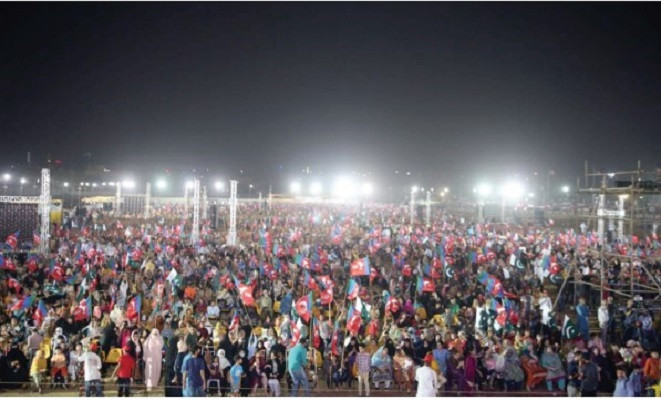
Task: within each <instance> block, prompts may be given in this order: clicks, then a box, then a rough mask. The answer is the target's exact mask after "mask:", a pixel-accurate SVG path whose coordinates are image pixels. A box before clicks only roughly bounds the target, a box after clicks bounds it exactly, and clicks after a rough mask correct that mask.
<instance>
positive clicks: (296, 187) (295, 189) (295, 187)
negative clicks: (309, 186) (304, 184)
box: [289, 181, 301, 194]
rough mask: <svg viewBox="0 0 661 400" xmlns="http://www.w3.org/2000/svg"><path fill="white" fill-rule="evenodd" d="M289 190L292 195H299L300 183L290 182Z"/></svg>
mask: <svg viewBox="0 0 661 400" xmlns="http://www.w3.org/2000/svg"><path fill="white" fill-rule="evenodd" d="M289 190H290V191H291V192H292V193H293V194H299V193H301V183H300V182H297V181H294V182H292V183H291V184H289Z"/></svg>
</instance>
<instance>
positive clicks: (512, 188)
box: [501, 181, 524, 199]
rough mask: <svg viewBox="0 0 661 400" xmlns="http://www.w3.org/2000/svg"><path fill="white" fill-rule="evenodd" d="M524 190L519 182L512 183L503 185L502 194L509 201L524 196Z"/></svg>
mask: <svg viewBox="0 0 661 400" xmlns="http://www.w3.org/2000/svg"><path fill="white" fill-rule="evenodd" d="M523 192H524V188H523V185H522V184H521V183H519V182H515V181H510V182H507V183H506V184H505V185H503V187H502V189H501V194H502V195H503V197H505V198H508V199H518V198H520V197H521V196H522V195H523Z"/></svg>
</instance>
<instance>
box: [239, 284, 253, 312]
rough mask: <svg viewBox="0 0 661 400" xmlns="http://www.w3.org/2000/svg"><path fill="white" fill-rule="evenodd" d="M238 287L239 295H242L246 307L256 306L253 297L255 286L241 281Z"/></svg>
mask: <svg viewBox="0 0 661 400" xmlns="http://www.w3.org/2000/svg"><path fill="white" fill-rule="evenodd" d="M237 289H238V290H239V296H240V297H241V301H242V302H243V304H244V305H245V306H246V307H254V306H255V299H254V298H253V297H252V290H253V287H252V286H248V285H244V284H242V283H240V284H239V287H238V288H237Z"/></svg>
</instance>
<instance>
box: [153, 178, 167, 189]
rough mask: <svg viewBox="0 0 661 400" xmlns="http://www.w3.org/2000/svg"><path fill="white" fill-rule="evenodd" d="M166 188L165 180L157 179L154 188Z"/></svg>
mask: <svg viewBox="0 0 661 400" xmlns="http://www.w3.org/2000/svg"><path fill="white" fill-rule="evenodd" d="M167 186H168V183H167V182H166V181H165V179H159V180H157V181H156V188H157V189H161V190H163V189H165V188H166V187H167Z"/></svg>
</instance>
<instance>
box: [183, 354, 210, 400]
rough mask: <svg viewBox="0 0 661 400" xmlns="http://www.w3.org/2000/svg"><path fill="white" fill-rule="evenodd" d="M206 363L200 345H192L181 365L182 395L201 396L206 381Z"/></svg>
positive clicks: (203, 394)
mask: <svg viewBox="0 0 661 400" xmlns="http://www.w3.org/2000/svg"><path fill="white" fill-rule="evenodd" d="M205 369H206V365H205V363H204V358H202V357H200V347H198V346H193V347H191V349H190V352H189V353H188V355H187V356H186V358H184V363H183V365H182V366H181V373H182V381H183V393H184V397H203V396H205V393H204V390H205V386H206V382H207V378H206V375H205V374H206V372H205Z"/></svg>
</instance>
